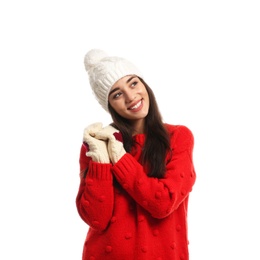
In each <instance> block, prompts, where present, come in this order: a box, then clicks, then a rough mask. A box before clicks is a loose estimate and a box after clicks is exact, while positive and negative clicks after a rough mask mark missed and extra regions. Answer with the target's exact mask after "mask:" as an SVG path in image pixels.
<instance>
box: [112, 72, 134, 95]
mask: <svg viewBox="0 0 260 260" xmlns="http://www.w3.org/2000/svg"><path fill="white" fill-rule="evenodd" d="M133 78H137V76H133V77H130V78H129V79H128V80H127V81H126V83H129V82H130V81H131V80H132V79H133ZM118 89H119V87H117V88H114V89H113V90H111V91H110V92H109V94H108V96H110V95H111V94H113V93H114V92H115V91H117V90H118Z"/></svg>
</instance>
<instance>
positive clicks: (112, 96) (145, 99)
mask: <svg viewBox="0 0 260 260" xmlns="http://www.w3.org/2000/svg"><path fill="white" fill-rule="evenodd" d="M108 102H109V103H110V105H111V107H112V108H113V109H114V110H115V111H116V112H117V113H118V114H119V115H120V116H122V117H124V118H126V119H129V120H130V121H133V123H134V124H135V123H137V121H138V122H140V121H141V122H143V123H144V118H145V117H146V116H147V114H148V110H149V96H148V93H147V90H146V88H145V86H144V84H143V83H142V82H141V81H140V79H139V78H138V77H137V76H135V75H130V76H125V77H123V78H121V79H119V80H118V81H117V82H116V83H115V84H114V85H113V86H112V88H111V90H110V92H109V96H108Z"/></svg>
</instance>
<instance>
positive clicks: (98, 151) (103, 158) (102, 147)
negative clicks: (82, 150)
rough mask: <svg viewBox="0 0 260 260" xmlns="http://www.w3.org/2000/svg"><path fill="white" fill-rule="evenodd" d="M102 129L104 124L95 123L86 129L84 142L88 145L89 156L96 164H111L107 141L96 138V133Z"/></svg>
mask: <svg viewBox="0 0 260 260" xmlns="http://www.w3.org/2000/svg"><path fill="white" fill-rule="evenodd" d="M101 129H102V123H94V124H91V125H89V126H88V127H86V128H85V129H84V135H83V141H84V142H86V143H87V145H88V148H89V151H88V152H87V153H86V155H87V156H89V157H91V158H92V160H93V161H94V162H99V163H110V159H109V155H108V149H107V141H106V140H99V139H96V138H94V137H93V136H95V133H96V132H97V131H99V130H101Z"/></svg>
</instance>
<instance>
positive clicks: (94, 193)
mask: <svg viewBox="0 0 260 260" xmlns="http://www.w3.org/2000/svg"><path fill="white" fill-rule="evenodd" d="M86 152H87V146H85V145H84V144H83V145H82V147H81V152H80V160H79V162H80V170H81V171H87V173H86V176H85V177H82V178H81V181H80V185H79V190H78V194H77V197H76V206H77V210H78V213H79V215H80V217H81V218H82V220H83V221H85V222H86V223H87V224H88V225H89V226H91V227H92V228H94V229H97V230H104V229H105V228H106V227H107V225H108V223H109V221H110V219H111V217H112V212H113V206H114V192H113V178H112V173H111V164H102V163H97V162H93V161H92V160H91V159H90V157H87V156H86Z"/></svg>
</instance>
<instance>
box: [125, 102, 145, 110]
mask: <svg viewBox="0 0 260 260" xmlns="http://www.w3.org/2000/svg"><path fill="white" fill-rule="evenodd" d="M141 104H142V100H140V101H139V102H138V103H137V104H135V105H134V106H132V107H129V108H128V109H129V110H133V109H137V108H138V107H140V106H141Z"/></svg>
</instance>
